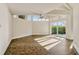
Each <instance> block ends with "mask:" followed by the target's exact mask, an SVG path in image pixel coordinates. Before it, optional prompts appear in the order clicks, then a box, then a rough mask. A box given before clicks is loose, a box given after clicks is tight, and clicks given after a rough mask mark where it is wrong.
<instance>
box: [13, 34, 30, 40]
mask: <svg viewBox="0 0 79 59" xmlns="http://www.w3.org/2000/svg"><path fill="white" fill-rule="evenodd" d="M30 35H31V34H29V35H21V36H15V37H12V39H16V38H21V37H25V36H30Z"/></svg>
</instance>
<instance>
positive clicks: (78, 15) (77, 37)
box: [73, 4, 79, 53]
mask: <svg viewBox="0 0 79 59" xmlns="http://www.w3.org/2000/svg"><path fill="white" fill-rule="evenodd" d="M73 16H74V19H73V20H74V21H73V22H74V24H73V25H74V27H73V30H74V32H73V37H74V41H73V43H74V47H75V49H76V50H77V52H78V53H79V4H78V5H76V6H75V7H74V10H73Z"/></svg>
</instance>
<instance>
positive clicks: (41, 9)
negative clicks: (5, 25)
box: [7, 3, 66, 15]
mask: <svg viewBox="0 0 79 59" xmlns="http://www.w3.org/2000/svg"><path fill="white" fill-rule="evenodd" d="M7 5H8V7H9V9H10V11H11V13H12V14H21V15H27V14H46V13H53V12H52V11H55V12H54V13H60V11H62V10H65V11H66V8H65V7H64V4H63V3H8V4H7ZM65 11H62V12H64V13H65Z"/></svg>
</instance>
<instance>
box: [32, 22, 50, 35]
mask: <svg viewBox="0 0 79 59" xmlns="http://www.w3.org/2000/svg"><path fill="white" fill-rule="evenodd" d="M32 34H33V35H46V34H49V24H48V22H45V21H35V22H32Z"/></svg>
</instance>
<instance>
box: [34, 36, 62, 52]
mask: <svg viewBox="0 0 79 59" xmlns="http://www.w3.org/2000/svg"><path fill="white" fill-rule="evenodd" d="M60 39H61V40H62V39H63V38H60V37H56V36H53V35H49V36H44V37H41V38H36V39H34V40H35V41H37V42H38V43H39V44H40V45H41V46H43V47H44V48H45V49H46V50H49V49H51V48H53V47H54V46H56V45H57V44H59V43H60V42H61V40H60Z"/></svg>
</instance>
